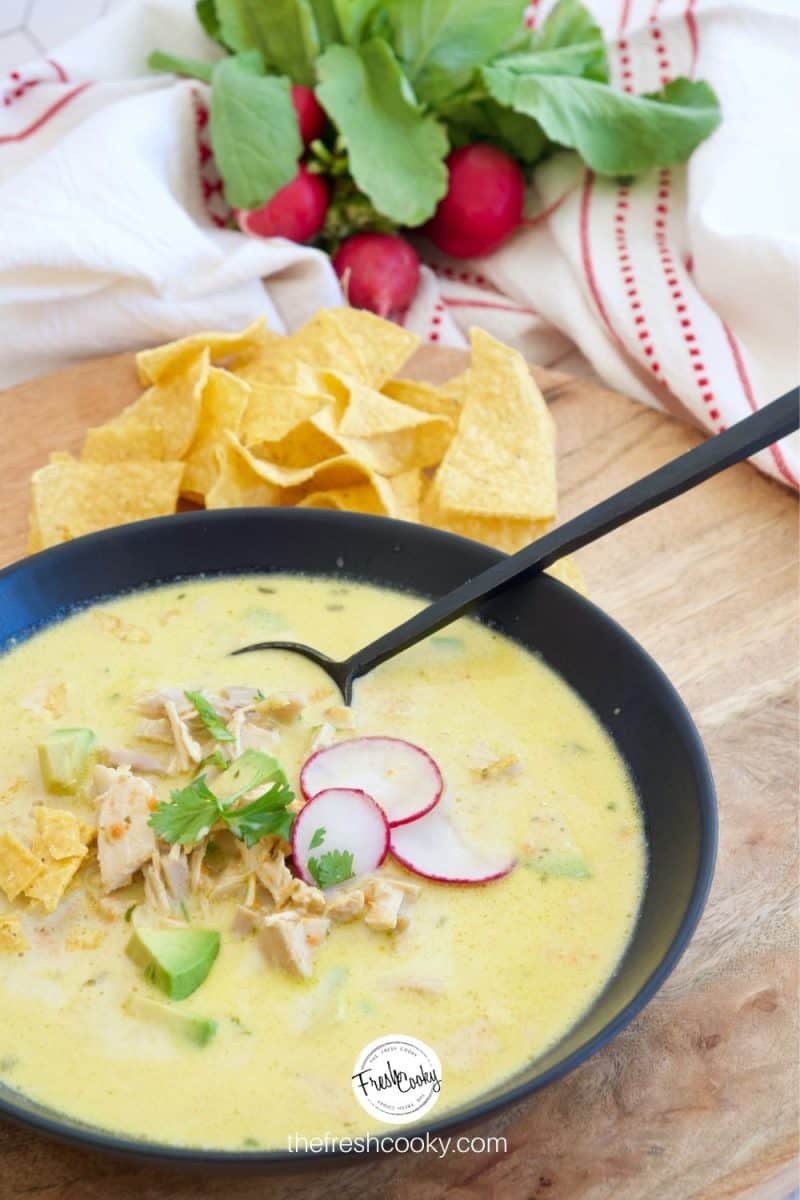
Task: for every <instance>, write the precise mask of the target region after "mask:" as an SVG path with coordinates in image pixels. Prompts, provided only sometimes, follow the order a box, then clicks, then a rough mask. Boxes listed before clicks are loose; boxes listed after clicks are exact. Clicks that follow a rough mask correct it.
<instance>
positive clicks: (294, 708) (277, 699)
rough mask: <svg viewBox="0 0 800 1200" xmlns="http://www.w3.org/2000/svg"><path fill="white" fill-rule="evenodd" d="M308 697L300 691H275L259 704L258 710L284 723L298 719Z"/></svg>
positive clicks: (287, 723)
mask: <svg viewBox="0 0 800 1200" xmlns="http://www.w3.org/2000/svg"><path fill="white" fill-rule="evenodd" d="M306 703H307V701H306V698H305V696H301V695H300V694H299V692H273V693H272V695H270V696H267V698H266V700H262V701H260V703H259V704H258V710H257V711H258V712H259V713H262V714H265V715H266V716H268V717H272V718H273V719H274V720H276V721H280V722H282V723H283V724H284V725H289V724H291V722H292V721H296V720H297V718H298V717H299V716H300V713H301V712H302V711H303V709H304V708H305V707H306Z"/></svg>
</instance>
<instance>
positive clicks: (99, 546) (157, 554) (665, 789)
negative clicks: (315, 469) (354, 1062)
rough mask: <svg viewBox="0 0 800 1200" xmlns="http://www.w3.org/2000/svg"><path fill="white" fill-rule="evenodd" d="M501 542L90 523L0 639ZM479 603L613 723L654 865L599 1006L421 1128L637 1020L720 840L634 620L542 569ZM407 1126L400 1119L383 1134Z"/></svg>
mask: <svg viewBox="0 0 800 1200" xmlns="http://www.w3.org/2000/svg"><path fill="white" fill-rule="evenodd" d="M501 557H502V556H501V555H500V554H499V553H498V552H497V551H495V550H491V549H489V548H487V547H486V546H482V545H480V544H478V543H477V542H471V541H468V540H466V539H465V538H460V537H455V536H453V535H451V534H447V533H442V532H440V531H438V530H433V529H428V528H425V527H424V526H421V525H411V524H406V523H405V522H400V521H391V520H388V519H386V518H378V517H366V516H360V515H356V514H353V513H331V512H318V511H313V510H309V509H239V510H235V511H224V512H211V513H208V512H199V513H191V514H184V515H180V516H175V517H168V518H161V519H159V520H156V521H143V522H140V523H138V524H135V525H127V526H124V527H122V528H120V529H115V530H111V531H108V532H104V533H98V534H94V535H92V536H91V537H86V538H80V539H78V540H77V541H74V542H70V543H68V544H67V545H64V546H59V547H57V548H55V549H53V550H47V551H45V552H44V553H42V554H37V555H35V556H34V557H32V558H29V559H26V560H24V561H23V562H21V563H17V564H16V565H14V566H11V567H9V568H7V569H6V570H5V571H3V572H0V645H5V644H7V643H8V642H9V641H10V640H11V639H14V638H19V637H22V636H25V635H26V634H27V633H28V632H30V631H31V629H32V628H35V627H36V626H38V625H41V624H42V623H46V622H49V621H52V620H54V619H57V618H58V617H60V616H62V615H63V614H64V613H65V612H68V611H69V610H70V609H71V608H73V607H75V606H79V605H83V604H86V603H88V602H91V601H94V600H96V599H98V598H100V597H103V596H108V595H109V594H114V593H119V592H125V591H130V590H132V589H135V588H140V587H144V586H147V585H149V584H155V583H158V582H162V581H167V580H171V579H175V578H177V577H183V578H185V577H191V576H196V575H203V574H218V573H223V574H230V573H236V574H238V573H243V572H252V571H289V572H308V573H311V574H316V575H327V576H335V577H342V578H351V579H363V580H369V581H371V582H375V583H379V584H385V585H387V586H389V587H394V588H398V589H402V590H405V591H411V592H415V593H417V594H419V595H423V596H429V597H432V598H433V597H436V596H439V595H441V594H442V593H444V592H446V591H448V590H450V589H451V588H453V587H455V586H456V585H457V584H459V583H462V582H463V581H464V580H465V579H467V578H468V577H470V576H472V575H475V574H477V573H478V572H479V571H481V570H483V569H484V568H485V567H487V566H489V565H491V564H492V563H494V562H496V561H497V560H498V559H499V558H501ZM480 619H481V620H483V621H484V622H487V623H490V624H491V625H492V626H493V627H494V628H496V629H498V630H500V631H502V632H503V633H505V634H507V635H509V636H510V637H512V638H514V639H515V640H516V641H517V642H519V643H521V644H522V645H523V646H525V647H527V648H529V649H531V650H533V651H536V652H537V653H538V654H540V655H541V656H542V657H543V659H544V660H545V661H546V662H547V663H549V664H550V666H551V667H553V668H554V669H555V670H556V671H557V672H558V673H559V674H560V675H561V676H562V677H563V678H564V679H565V680H566V681H567V682H568V683H569V684H570V685H571V686H572V687H573V688H574V689H575V691H576V692H578V693H579V695H581V696H582V697H583V699H584V700H585V701H587V702H588V704H589V705H590V706H591V707H592V709H593V710H594V712H595V714H596V716H597V717H598V718H599V720H600V721H601V723H602V724H603V725H604V726H605V728H606V729H607V730H608V732H609V733H610V734H611V736H612V738H613V739H614V741H615V743H616V745H617V747H618V749H619V750H620V752H621V753H622V756H623V757H624V759H625V761H626V762H627V764H628V767H629V769H630V771H631V774H632V776H633V779H634V781H635V783H636V787H637V790H638V793H639V797H640V801H641V805H642V810H643V813H644V818H645V823H646V832H647V840H648V846H649V872H648V878H647V886H646V890H645V894H644V898H643V902H642V908H641V912H640V915H639V919H638V922H637V925H636V929H635V932H634V934H633V937H632V939H631V942H630V945H629V946H628V949H627V950H626V952H625V955H624V957H623V959H622V962H621V963H620V965H619V968H618V969H617V972H616V974H615V975H614V977H613V978H612V979H611V981H610V982H609V983H608V985H607V986H606V988H605V990H604V991H603V993H602V995H601V996H600V997H599V998H598V999H597V1001H596V1002H595V1004H594V1005H593V1006H592V1008H591V1009H590V1010H589V1011H588V1012H587V1013H586V1014H585V1015H584V1016H583V1017H582V1019H581V1020H580V1021H579V1022H578V1024H577V1025H575V1026H574V1027H573V1029H572V1030H571V1031H570V1032H569V1033H568V1034H567V1035H566V1036H565V1037H564V1038H563V1039H562V1040H561V1042H560V1043H559V1044H558V1045H557V1046H555V1047H554V1048H552V1049H551V1050H550V1051H548V1052H547V1053H546V1054H545V1055H544V1056H542V1057H541V1058H539V1059H537V1060H536V1061H535V1062H532V1063H531V1064H530V1065H529V1066H528V1067H526V1068H525V1069H524V1070H522V1071H521V1072H519V1073H518V1074H516V1075H515V1076H513V1077H512V1078H510V1079H508V1080H506V1081H505V1082H504V1083H502V1084H499V1085H498V1086H496V1087H495V1088H493V1089H492V1090H491V1091H488V1092H486V1093H485V1094H484V1095H482V1096H480V1097H479V1099H477V1100H475V1101H474V1102H473V1103H471V1104H468V1105H465V1106H463V1107H462V1108H460V1109H458V1110H457V1111H453V1112H451V1113H449V1114H448V1115H447V1116H446V1117H445V1118H443V1119H441V1120H438V1121H434V1122H431V1123H430V1124H429V1125H427V1126H426V1127H424V1128H423V1130H422V1132H424V1131H425V1128H427V1130H428V1131H429V1132H431V1133H437V1134H438V1133H443V1132H447V1131H452V1130H453V1129H454V1128H457V1127H462V1126H464V1125H467V1124H473V1123H474V1122H476V1121H478V1120H480V1119H481V1118H484V1117H486V1116H488V1115H489V1114H490V1113H493V1112H495V1111H496V1110H498V1109H500V1108H502V1107H504V1106H505V1105H508V1104H510V1103H512V1102H513V1101H515V1100H519V1099H521V1098H522V1097H523V1096H527V1095H528V1094H529V1093H531V1092H533V1091H536V1090H537V1089H538V1088H541V1087H544V1085H545V1084H547V1083H551V1082H552V1081H553V1080H555V1079H559V1078H560V1077H561V1076H562V1075H565V1074H566V1073H567V1072H568V1071H571V1070H572V1069H573V1068H574V1067H576V1066H578V1064H580V1063H582V1062H584V1061H585V1060H586V1059H587V1058H588V1057H589V1056H590V1055H591V1054H593V1053H594V1052H595V1051H596V1050H598V1049H599V1048H600V1047H601V1046H603V1045H605V1043H606V1042H608V1041H609V1040H610V1039H611V1038H613V1037H614V1036H615V1035H616V1034H617V1033H619V1031H620V1030H621V1029H622V1028H623V1027H624V1026H625V1025H627V1023H628V1022H629V1021H630V1020H631V1019H632V1018H633V1017H634V1016H635V1015H636V1014H637V1013H638V1012H639V1011H640V1010H641V1009H642V1007H643V1006H644V1005H645V1004H646V1003H647V1002H648V1000H650V999H651V997H652V996H653V995H654V994H655V992H656V991H657V989H658V988H659V987H660V986H661V984H662V983H663V982H664V980H665V979H666V977H667V976H668V975H669V973H670V971H671V970H672V969H673V967H674V966H675V964H676V963H677V961H678V959H679V958H680V956H681V954H682V953H683V951H684V949H685V947H686V945H687V943H688V941H689V939H690V937H691V935H692V932H693V930H694V928H695V926H696V924H697V922H698V920H699V917H700V914H701V912H702V909H703V905H704V903H705V899H706V896H707V893H708V889H709V885H710V883H711V876H712V872H713V866H714V857H715V851H716V833H717V814H716V803H715V796H714V784H713V781H712V778H711V772H710V769H709V765H708V761H707V759H706V755H705V752H704V750H703V746H702V743H701V742H700V738H699V736H698V733H697V730H696V729H695V726H694V724H693V722H692V719H691V717H690V716H689V713H688V712H687V710H686V708H685V706H684V704H683V702H682V701H681V699H680V697H679V695H678V694H677V692H676V691H675V689H674V688H673V687H672V685H671V684H670V682H669V680H668V679H667V678H666V676H665V675H664V674H663V672H662V671H661V670H660V668H659V667H658V666H657V665H656V663H655V662H654V661H653V660H652V658H650V656H649V655H648V654H647V653H645V651H644V650H643V649H642V647H641V646H639V645H638V643H637V642H635V641H634V640H633V638H631V637H630V636H629V635H628V634H627V633H626V632H625V630H624V629H622V628H621V627H620V626H619V625H617V624H616V623H615V622H614V621H612V620H611V619H610V618H609V617H607V616H606V615H605V613H603V612H602V611H601V610H600V609H599V608H597V607H596V606H595V605H594V604H592V603H591V602H590V601H589V600H585V599H583V597H581V596H579V595H578V594H577V593H576V592H574V591H572V590H571V589H570V588H567V587H565V586H564V585H562V584H560V583H558V582H557V581H556V580H554V579H551V578H550V577H549V576H546V575H545V576H542V577H540V578H538V579H535V580H533V581H532V582H528V583H525V584H521V585H518V586H517V587H516V588H514V589H512V590H510V591H509V592H507V593H506V594H505V595H503V596H500V597H497V598H495V599H494V600H492V601H491V602H489V603H487V604H486V605H485V606H484V607H483V609H482V611H481V613H480ZM0 1115H4V1116H7V1117H10V1118H12V1119H14V1120H17V1121H21V1122H23V1123H24V1124H27V1125H30V1126H33V1127H34V1128H36V1129H39V1130H42V1131H43V1132H45V1133H48V1134H51V1135H53V1136H55V1137H58V1138H61V1139H64V1140H66V1141H69V1142H73V1143H79V1144H81V1145H83V1146H87V1147H91V1148H94V1149H97V1150H106V1151H110V1152H112V1153H115V1154H117V1155H122V1156H125V1157H133V1158H137V1159H139V1160H142V1159H147V1160H150V1161H154V1162H158V1163H160V1164H162V1165H171V1166H181V1165H182V1166H184V1167H197V1168H200V1169H203V1170H207V1169H209V1168H210V1167H213V1166H216V1167H218V1168H224V1169H228V1170H242V1169H251V1170H262V1171H263V1170H264V1169H266V1168H268V1167H278V1166H282V1167H284V1168H286V1167H287V1166H289V1165H293V1166H299V1165H300V1163H301V1161H302V1160H303V1158H304V1157H305V1158H306V1160H307V1159H308V1158H309V1157H313V1158H314V1160H315V1161H318V1160H319V1157H320V1156H319V1155H314V1156H311V1155H307V1156H304V1155H303V1154H296V1153H289V1152H288V1151H283V1150H281V1151H270V1152H268V1151H247V1152H242V1151H238V1150H237V1151H221V1150H208V1151H205V1150H195V1149H180V1148H176V1147H172V1146H166V1145H159V1144H155V1143H150V1142H141V1141H136V1140H134V1139H132V1138H126V1137H121V1136H119V1135H116V1134H112V1133H108V1132H105V1131H103V1130H101V1129H96V1128H93V1127H89V1126H87V1125H84V1124H82V1123H81V1122H78V1121H75V1120H73V1119H72V1118H70V1117H69V1116H65V1115H63V1114H61V1113H58V1112H54V1111H53V1110H50V1109H46V1108H44V1107H42V1106H41V1105H38V1104H36V1103H34V1102H32V1101H30V1100H28V1099H26V1098H25V1097H23V1096H20V1095H18V1094H17V1093H14V1092H12V1091H11V1090H9V1089H1V1088H0ZM413 1132H414V1133H417V1132H418V1130H417V1129H416V1128H414V1130H413ZM408 1133H409V1130H408V1129H406V1128H403V1129H402V1130H401V1131H400V1133H397V1132H392V1131H388V1132H387V1135H386V1138H385V1142H384V1144H385V1146H387V1147H388V1146H389V1145H390V1143H391V1140H392V1138H393V1137H397V1136H403V1137H405V1136H406V1135H407V1134H408ZM329 1157H339V1156H338V1155H336V1154H335V1153H334V1154H333V1155H329ZM341 1160H342V1161H347V1158H346V1156H341ZM351 1161H352V1160H351Z"/></svg>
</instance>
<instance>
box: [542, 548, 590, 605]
mask: <svg viewBox="0 0 800 1200" xmlns="http://www.w3.org/2000/svg"><path fill="white" fill-rule="evenodd" d="M545 571H546V573H547V574H548V575H552V576H553V578H554V579H560V580H561V582H562V583H566V584H567V586H568V587H571V588H574V590H575V591H576V592H580V594H581V595H582V596H588V595H589V589H588V588H587V586H586V580H585V579H584V577H583V571H582V570H581V569H580V567H579V566H578V563H577V562H576V560H575V559H574V558H573V557H572V556H571V555H569V554H568V555H567V557H566V558H560V559H559V560H558V562H555V563H553V565H552V567H546V568H545Z"/></svg>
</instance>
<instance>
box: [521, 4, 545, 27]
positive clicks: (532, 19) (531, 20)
mask: <svg viewBox="0 0 800 1200" xmlns="http://www.w3.org/2000/svg"><path fill="white" fill-rule="evenodd" d="M540 4H541V0H531V3H530V4H529V5H528V6H527V8H526V9H525V14H524V16H523V18H522V19H523V22H524V24H525V28H526V29H535V28H536V21H537V20H538V12H537V9H538V8H539V5H540Z"/></svg>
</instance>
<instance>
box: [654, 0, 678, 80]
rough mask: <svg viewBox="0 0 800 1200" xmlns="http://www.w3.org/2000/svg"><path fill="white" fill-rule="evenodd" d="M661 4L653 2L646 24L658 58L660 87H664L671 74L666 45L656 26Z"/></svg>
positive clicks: (659, 0) (657, 0) (658, 1)
mask: <svg viewBox="0 0 800 1200" xmlns="http://www.w3.org/2000/svg"><path fill="white" fill-rule="evenodd" d="M661 2H662V0H654V4H653V11H652V12H651V13H650V16H649V17H648V23H649V25H650V37H651V38H652V39H653V49H654V50H655V52H656V56H657V58H658V69H659V71H660V72H661V76H660V79H661V86H662V87H664V86H665V85H666V84H668V83H669V82H670V80H671V79H672V76H673V73H672V67H671V65H670V61H669V52H668V50H667V43H666V41H665V40H664V34H663V33H662V31H661V28H660V27H659V24H658V10H659V9H660V7H661Z"/></svg>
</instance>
